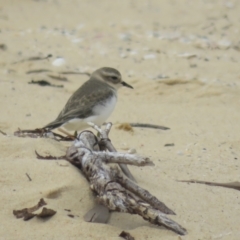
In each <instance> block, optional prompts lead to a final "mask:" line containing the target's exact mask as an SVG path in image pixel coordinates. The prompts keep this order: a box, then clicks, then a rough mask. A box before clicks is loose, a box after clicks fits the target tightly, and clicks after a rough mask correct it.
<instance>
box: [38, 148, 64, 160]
mask: <svg viewBox="0 0 240 240" xmlns="http://www.w3.org/2000/svg"><path fill="white" fill-rule="evenodd" d="M35 154H36V155H37V159H40V160H66V155H64V156H60V157H54V156H52V155H47V156H41V155H40V154H39V153H38V152H37V151H36V150H35Z"/></svg>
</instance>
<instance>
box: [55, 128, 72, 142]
mask: <svg viewBox="0 0 240 240" xmlns="http://www.w3.org/2000/svg"><path fill="white" fill-rule="evenodd" d="M58 131H59V132H61V133H64V134H65V135H67V136H68V137H71V138H73V139H75V138H76V136H75V135H72V134H71V133H69V132H67V131H65V130H63V129H62V128H58Z"/></svg>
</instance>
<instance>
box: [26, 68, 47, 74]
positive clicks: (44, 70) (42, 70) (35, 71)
mask: <svg viewBox="0 0 240 240" xmlns="http://www.w3.org/2000/svg"><path fill="white" fill-rule="evenodd" d="M43 72H51V70H49V69H35V70H30V71H27V72H26V74H32V73H43Z"/></svg>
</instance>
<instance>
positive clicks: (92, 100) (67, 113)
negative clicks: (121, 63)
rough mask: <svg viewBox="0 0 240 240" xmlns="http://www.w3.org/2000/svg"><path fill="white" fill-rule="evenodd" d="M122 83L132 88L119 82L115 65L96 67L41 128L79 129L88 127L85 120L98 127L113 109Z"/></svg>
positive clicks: (119, 77) (120, 79) (119, 78)
mask: <svg viewBox="0 0 240 240" xmlns="http://www.w3.org/2000/svg"><path fill="white" fill-rule="evenodd" d="M121 86H125V87H129V88H133V87H132V86H131V85H129V84H127V83H126V82H124V81H122V76H121V74H120V72H119V71H118V70H116V69H114V68H110V67H103V68H100V69H98V70H96V71H95V72H93V73H92V75H91V77H90V79H89V80H88V81H86V82H85V83H84V84H83V85H82V86H81V87H80V88H79V89H78V90H77V91H76V92H75V93H74V94H73V95H72V96H71V97H70V98H69V100H68V101H67V103H66V105H65V107H64V108H63V110H62V111H61V112H60V114H59V115H58V117H57V118H56V119H55V120H54V121H53V122H51V123H49V124H47V125H46V126H45V127H44V128H45V129H48V130H51V129H54V128H59V127H64V128H65V129H67V130H70V131H71V130H72V131H79V130H83V129H85V128H87V127H89V125H88V122H92V123H94V124H96V125H98V126H101V125H102V124H103V123H104V122H105V121H106V120H107V119H108V117H109V116H110V115H111V113H112V112H113V110H114V107H115V105H116V103H117V90H118V89H119V88H120V87H121Z"/></svg>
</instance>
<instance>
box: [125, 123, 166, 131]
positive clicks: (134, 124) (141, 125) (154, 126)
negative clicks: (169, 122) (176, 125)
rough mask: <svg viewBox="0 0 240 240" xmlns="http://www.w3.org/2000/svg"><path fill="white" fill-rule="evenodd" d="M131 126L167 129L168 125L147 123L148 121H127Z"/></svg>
mask: <svg viewBox="0 0 240 240" xmlns="http://www.w3.org/2000/svg"><path fill="white" fill-rule="evenodd" d="M129 124H130V126H132V127H142V128H154V129H161V130H169V129H170V128H169V127H164V126H159V125H154V124H149V123H129Z"/></svg>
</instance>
